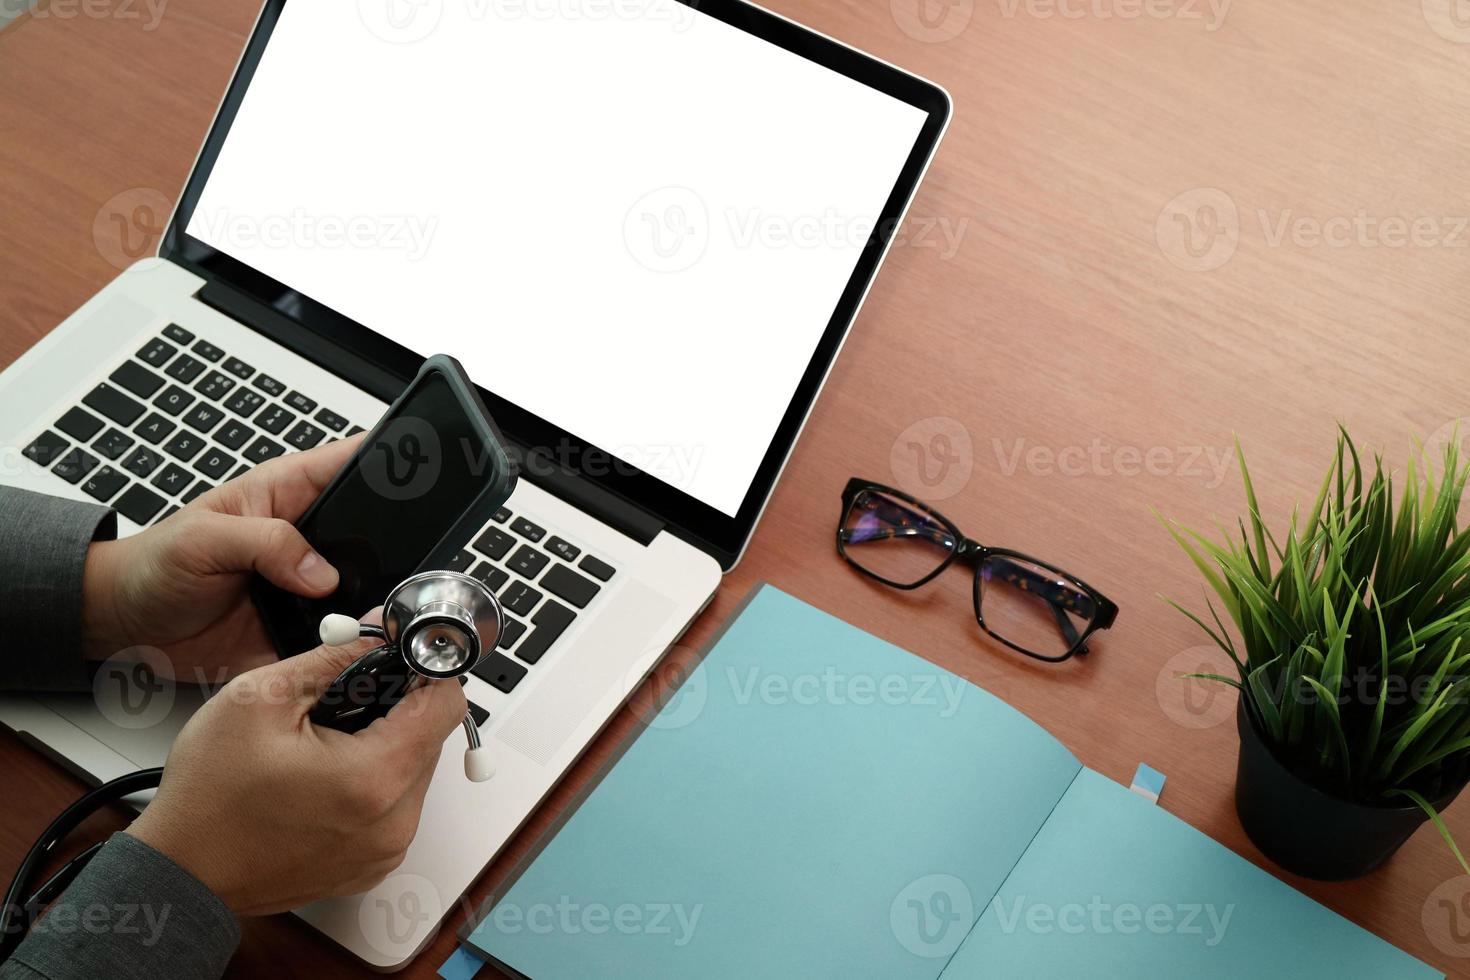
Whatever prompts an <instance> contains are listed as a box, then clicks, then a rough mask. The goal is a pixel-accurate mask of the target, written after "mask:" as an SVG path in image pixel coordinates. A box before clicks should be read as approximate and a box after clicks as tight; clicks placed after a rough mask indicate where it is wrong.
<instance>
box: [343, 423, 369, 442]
mask: <svg viewBox="0 0 1470 980" xmlns="http://www.w3.org/2000/svg"><path fill="white" fill-rule="evenodd" d="M366 431H367V429H364V428H363V427H362V426H360V425H354V426H353V427H352V428H350V429H348V430H347V438H348V439H351V438H352V437H353V436H355V435H358V434H359V433H363V432H366Z"/></svg>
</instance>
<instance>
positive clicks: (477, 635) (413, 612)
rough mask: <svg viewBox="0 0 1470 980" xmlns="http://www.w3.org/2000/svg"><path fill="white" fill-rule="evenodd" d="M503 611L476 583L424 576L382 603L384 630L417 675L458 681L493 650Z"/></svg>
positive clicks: (453, 574)
mask: <svg viewBox="0 0 1470 980" xmlns="http://www.w3.org/2000/svg"><path fill="white" fill-rule="evenodd" d="M504 627H505V613H504V612H502V611H501V608H500V603H499V601H497V600H496V598H495V596H494V594H493V593H491V592H490V590H489V589H488V588H486V587H485V585H484V583H482V582H481V581H480V580H479V579H476V578H471V577H470V576H468V575H461V574H460V573H458V572H423V573H420V574H418V575H415V576H414V577H413V578H410V579H408V580H406V581H404V582H402V583H401V584H400V585H399V586H398V588H396V589H394V590H393V591H392V592H391V593H389V595H388V601H387V602H385V603H384V604H383V632H384V634H385V635H386V639H387V641H388V642H389V643H391V644H395V645H396V646H397V647H398V649H399V650H400V652H401V653H402V654H403V659H404V660H405V661H406V662H407V663H408V666H409V667H411V668H412V669H413V670H414V671H415V672H416V673H419V674H422V675H423V676H425V677H429V678H433V679H435V680H444V679H446V678H450V677H458V676H460V675H461V674H464V673H467V672H469V670H470V669H471V668H473V667H474V666H475V664H477V663H479V661H480V656H481V655H482V653H484V652H485V651H487V650H494V649H495V644H496V643H498V642H499V641H500V634H501V631H502V630H503V629H504Z"/></svg>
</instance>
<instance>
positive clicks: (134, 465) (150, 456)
mask: <svg viewBox="0 0 1470 980" xmlns="http://www.w3.org/2000/svg"><path fill="white" fill-rule="evenodd" d="M162 465H163V457H162V456H160V455H158V454H157V453H155V452H154V451H153V450H151V449H149V448H147V447H146V446H139V447H138V448H137V449H134V450H133V451H132V453H131V454H129V456H128V458H127V459H125V460H123V469H125V470H127V471H128V472H129V473H132V474H133V475H135V476H140V477H142V478H143V479H145V480H146V479H148V477H149V476H150V475H151V474H152V473H153V471H154V470H156V469H158V468H159V467H160V466H162Z"/></svg>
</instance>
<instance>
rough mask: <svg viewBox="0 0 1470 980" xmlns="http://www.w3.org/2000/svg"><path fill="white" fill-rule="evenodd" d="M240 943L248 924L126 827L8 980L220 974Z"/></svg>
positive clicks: (19, 957)
mask: <svg viewBox="0 0 1470 980" xmlns="http://www.w3.org/2000/svg"><path fill="white" fill-rule="evenodd" d="M239 943H240V924H239V923H238V922H237V921H236V919H235V916H234V913H232V912H231V911H230V910H229V908H227V907H226V906H225V904H224V903H223V902H221V901H220V900H219V898H218V897H217V896H216V895H215V894H214V892H212V891H210V890H209V889H208V888H206V887H205V886H204V884H203V882H201V881H200V880H199V879H198V878H195V877H194V876H193V875H191V874H190V873H189V872H187V871H185V870H184V869H183V868H181V867H179V866H178V865H177V864H175V863H174V862H173V861H170V860H169V859H168V858H167V857H165V856H164V855H162V854H160V853H159V852H158V851H155V850H154V849H153V848H151V847H149V846H148V845H147V844H144V843H143V842H142V841H140V840H138V839H137V838H136V837H133V836H131V835H129V834H124V833H118V834H114V835H113V836H112V839H111V840H109V841H108V842H107V844H106V845H104V846H103V847H102V849H101V850H99V851H98V852H97V856H96V857H94V858H93V859H92V861H91V863H89V864H88V865H87V867H86V869H85V870H84V871H82V873H81V874H80V875H78V876H77V880H76V881H74V882H72V883H71V886H70V887H69V888H67V890H66V891H65V892H63V893H62V895H61V898H59V899H58V900H57V901H56V902H55V904H53V905H52V906H51V909H50V911H49V912H47V913H46V915H45V916H44V917H43V918H41V919H40V920H39V921H38V922H36V924H35V925H34V926H32V928H31V933H30V935H29V936H27V937H26V940H25V942H23V943H21V944H20V947H19V948H18V949H17V950H16V951H15V955H14V956H12V957H11V959H10V961H9V962H7V963H6V964H5V965H4V966H0V980H10V978H12V977H13V978H17V980H19V978H31V977H44V978H46V980H73V978H76V980H83V978H86V980H92V978H95V977H108V978H111V980H195V978H199V980H216V978H218V977H219V976H220V975H221V974H223V973H224V972H225V967H226V966H227V965H228V964H229V962H230V957H231V956H233V955H234V953H235V947H236V946H238V945H239ZM25 971H29V972H25Z"/></svg>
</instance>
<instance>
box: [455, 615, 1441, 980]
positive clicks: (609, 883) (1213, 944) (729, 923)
mask: <svg viewBox="0 0 1470 980" xmlns="http://www.w3.org/2000/svg"><path fill="white" fill-rule="evenodd" d="M468 943H469V946H470V947H471V949H473V950H474V951H475V952H476V953H477V954H479V955H480V956H482V957H484V958H486V959H488V960H491V961H494V962H497V963H499V964H500V965H501V966H502V967H504V968H507V969H509V970H511V971H514V972H516V973H519V974H521V975H523V976H527V977H532V978H535V980H561V978H566V980H581V978H585V977H592V976H597V977H628V978H638V980H644V978H649V977H701V978H714V980H718V978H746V977H753V976H758V977H763V978H781V977H800V978H813V977H831V978H841V980H849V978H853V977H893V978H913V980H936V978H949V980H973V978H980V977H1007V978H1011V977H1042V976H1046V977H1052V976H1080V975H1089V976H1124V975H1130V976H1133V975H1137V976H1151V975H1152V976H1190V977H1231V978H1234V977H1242V976H1270V975H1280V974H1283V973H1290V974H1291V975H1292V976H1294V977H1303V978H1307V977H1324V978H1332V980H1345V978H1350V977H1372V978H1381V977H1390V976H1391V977H1403V978H1414V977H1438V976H1441V975H1442V974H1440V973H1439V972H1437V971H1435V970H1432V969H1430V968H1429V967H1428V966H1426V965H1425V964H1423V963H1420V962H1419V961H1418V960H1416V959H1414V958H1413V957H1411V956H1409V955H1408V954H1406V953H1404V952H1402V951H1400V950H1398V949H1396V948H1395V947H1393V946H1391V945H1389V944H1387V943H1385V942H1383V941H1382V940H1380V939H1378V938H1376V937H1374V936H1373V935H1371V934H1370V933H1368V932H1366V931H1364V930H1362V929H1360V928H1359V927H1357V926H1356V925H1354V924H1352V923H1351V922H1348V921H1347V920H1346V919H1343V918H1342V917H1341V916H1338V915H1337V914H1336V913H1334V912H1331V911H1329V910H1328V909H1326V908H1324V907H1322V906H1320V905H1318V904H1316V903H1315V902H1313V901H1311V900H1310V899H1308V898H1307V897H1305V896H1304V895H1302V894H1300V893H1299V892H1296V891H1294V890H1293V889H1291V888H1289V887H1288V886H1286V885H1285V884H1283V883H1282V882H1280V881H1278V880H1277V879H1275V878H1273V877H1271V876H1270V875H1269V874H1266V873H1265V872H1263V871H1261V870H1260V869H1258V868H1256V867H1255V866H1254V865H1252V864H1251V863H1250V862H1248V861H1245V860H1243V859H1242V858H1240V857H1238V856H1237V855H1235V854H1233V853H1232V852H1231V851H1229V850H1228V849H1226V848H1225V847H1222V846H1221V845H1219V844H1218V843H1216V842H1214V841H1212V840H1210V839H1209V838H1208V837H1206V836H1204V835H1203V834H1201V833H1199V832H1198V831H1196V830H1194V829H1193V828H1191V827H1189V826H1188V825H1186V824H1185V823H1183V822H1181V821H1180V820H1178V819H1177V818H1175V817H1173V816H1171V815H1169V814H1168V813H1167V812H1165V811H1163V810H1161V809H1160V808H1158V807H1156V806H1153V805H1151V804H1150V803H1149V802H1147V801H1146V800H1144V799H1142V798H1140V797H1139V796H1137V795H1136V794H1134V793H1132V792H1130V791H1129V790H1127V789H1125V788H1124V787H1122V786H1119V785H1118V784H1116V783H1114V782H1112V781H1111V780H1108V779H1106V778H1105V777H1103V776H1101V775H1099V774H1097V773H1095V772H1093V771H1091V770H1089V769H1086V768H1084V767H1083V766H1081V764H1080V763H1078V761H1077V760H1076V759H1075V758H1074V757H1073V756H1072V754H1071V753H1070V752H1068V751H1067V750H1066V749H1065V748H1064V747H1063V746H1062V745H1061V744H1060V743H1059V742H1058V741H1057V740H1056V739H1054V738H1053V737H1052V736H1050V735H1049V734H1047V733H1046V731H1045V730H1043V729H1042V728H1040V727H1039V726H1037V725H1036V724H1035V723H1033V722H1032V721H1031V720H1030V719H1028V718H1026V717H1025V716H1024V715H1022V714H1021V713H1019V712H1018V711H1016V710H1015V709H1013V708H1011V707H1010V706H1009V705H1007V704H1005V703H1004V702H1002V701H1000V700H998V699H996V698H995V697H993V696H991V695H989V694H987V693H986V692H985V691H983V690H981V689H980V688H977V687H975V686H974V685H972V684H969V683H967V682H966V681H964V680H963V679H961V678H959V677H957V676H955V675H954V674H951V673H949V672H948V671H944V670H941V669H940V668H938V667H936V666H934V665H933V664H930V663H928V662H926V661H924V660H921V659H919V658H917V657H915V656H913V655H911V654H909V653H906V652H904V651H903V650H901V649H899V648H897V647H895V646H893V645H891V644H888V643H885V642H883V641H881V640H879V639H877V638H875V637H872V636H869V635H868V634H866V633H863V632H862V631H860V630H858V629H856V628H855V627H852V626H849V625H847V624H846V623H843V622H842V621H841V620H838V619H835V618H833V617H831V616H829V615H827V614H825V613H823V612H821V611H819V610H817V609H814V608H812V607H811V606H808V605H806V604H805V603H802V602H800V601H799V600H797V599H794V598H792V597H791V596H788V595H786V594H784V593H782V592H780V591H778V590H776V589H774V588H772V587H769V586H766V587H763V588H761V589H760V590H759V591H758V592H757V593H755V594H754V596H753V597H752V598H751V599H750V601H749V602H748V604H747V606H746V608H745V609H744V611H743V612H742V613H741V614H740V615H739V617H738V618H737V619H735V620H734V621H733V622H732V623H731V624H730V626H729V627H728V629H727V630H726V632H725V634H724V635H723V636H722V637H721V638H720V640H719V641H718V642H717V643H716V644H715V646H714V647H713V648H712V649H711V650H710V652H709V654H708V656H707V657H706V658H705V659H704V661H703V663H702V664H701V666H700V667H699V668H698V669H697V670H696V671H695V673H694V674H693V675H692V676H691V677H690V678H689V679H688V680H686V682H685V683H684V685H683V687H682V688H681V689H680V691H679V693H678V695H677V696H676V697H674V698H673V699H672V700H671V701H670V702H669V703H668V704H667V705H665V706H664V708H663V709H662V711H661V712H660V713H659V714H658V715H657V716H656V717H655V719H654V720H653V721H652V723H651V724H650V726H649V727H648V728H647V729H646V730H645V731H644V732H642V733H641V734H640V735H639V736H638V737H637V739H636V740H635V741H633V742H632V744H631V745H630V746H628V747H627V749H626V751H625V752H624V754H623V755H622V756H621V758H619V759H618V760H617V762H616V763H615V764H614V765H613V766H612V767H611V768H610V769H609V770H608V771H607V772H606V773H605V774H604V776H603V778H602V780H601V781H600V783H598V784H597V786H596V787H595V789H593V790H592V792H591V793H590V794H589V795H588V796H587V797H586V798H585V799H584V800H583V801H582V803H581V805H580V806H579V807H578V808H577V809H576V811H575V812H574V813H573V814H572V815H571V817H570V818H569V819H568V820H567V821H566V822H565V823H564V824H563V826H562V827H561V828H560V829H559V830H558V831H557V833H556V834H555V836H554V837H553V838H552V839H551V840H550V841H549V842H547V843H546V844H545V845H544V847H542V849H541V850H540V851H539V853H537V854H536V855H535V856H534V857H533V858H532V859H530V860H529V861H528V862H527V863H526V864H525V865H524V866H523V867H522V868H521V869H520V871H519V874H518V877H516V878H515V880H514V882H513V884H512V885H511V886H510V887H509V889H508V890H507V891H506V893H505V894H504V895H503V896H502V897H501V898H500V900H499V901H498V902H497V903H496V904H495V906H494V907H493V908H492V909H491V911H490V913H489V914H488V916H487V917H486V918H485V919H484V921H483V922H481V923H480V924H479V925H478V926H477V927H476V928H475V929H474V930H473V931H472V932H471V933H470V935H469V937H468Z"/></svg>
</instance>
